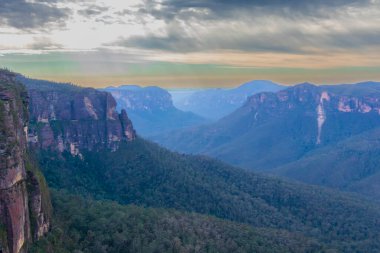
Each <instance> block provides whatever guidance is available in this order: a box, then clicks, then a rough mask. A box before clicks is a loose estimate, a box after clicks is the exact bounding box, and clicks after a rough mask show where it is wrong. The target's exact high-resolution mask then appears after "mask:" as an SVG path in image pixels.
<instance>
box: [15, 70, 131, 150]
mask: <svg viewBox="0 0 380 253" xmlns="http://www.w3.org/2000/svg"><path fill="white" fill-rule="evenodd" d="M21 81H22V82H23V83H24V84H25V85H26V87H27V90H28V93H29V96H30V100H29V101H30V129H29V135H28V141H29V143H30V144H31V145H32V146H37V147H39V148H42V149H51V150H54V151H59V152H64V151H68V152H70V153H71V154H72V155H74V156H81V151H82V150H98V149H101V148H108V149H111V150H116V149H117V148H118V146H119V143H120V142H121V141H124V140H132V139H134V138H135V135H136V134H135V131H134V129H133V126H132V123H131V121H130V120H129V118H128V116H127V114H126V112H125V111H124V110H122V111H121V113H120V114H118V113H117V112H116V102H115V100H114V98H113V97H112V95H111V94H109V93H107V92H102V91H98V90H95V89H91V88H80V87H77V86H74V85H70V84H56V83H51V82H47V81H39V80H33V79H27V78H23V77H21Z"/></svg>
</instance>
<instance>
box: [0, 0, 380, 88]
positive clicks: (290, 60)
mask: <svg viewBox="0 0 380 253" xmlns="http://www.w3.org/2000/svg"><path fill="white" fill-rule="evenodd" d="M0 67H8V68H10V69H12V70H14V71H17V72H21V73H23V74H25V75H28V76H31V77H35V78H42V79H49V80H56V81H69V82H73V83H77V84H80V85H84V86H96V87H102V86H108V85H118V84H127V83H129V84H141V85H161V86H166V87H196V86H205V87H211V86H235V85H238V84H240V83H242V82H245V81H248V80H253V79H270V80H273V81H276V82H280V83H285V84H292V83H299V82H303V81H309V82H314V83H340V82H346V83H347V82H350V83H351V82H357V81H363V80H375V81H376V80H377V81H380V0H310V1H308V0H289V1H286V0H251V1H249V0H234V1H232V0H158V1H155V0H104V1H101V0H87V1H79V0H73V1H69V0H0Z"/></svg>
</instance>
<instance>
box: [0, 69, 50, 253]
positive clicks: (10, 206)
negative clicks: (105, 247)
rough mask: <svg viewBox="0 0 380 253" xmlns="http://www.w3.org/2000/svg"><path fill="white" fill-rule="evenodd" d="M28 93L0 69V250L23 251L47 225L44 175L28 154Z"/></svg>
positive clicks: (43, 231)
mask: <svg viewBox="0 0 380 253" xmlns="http://www.w3.org/2000/svg"><path fill="white" fill-rule="evenodd" d="M27 105H28V96H27V93H26V91H25V89H24V87H23V86H22V85H21V84H20V83H17V81H15V75H14V74H13V73H11V72H8V71H6V70H0V252H9V253H14V252H15V253H18V252H26V251H27V249H28V245H29V244H30V243H31V242H32V241H33V239H38V238H39V237H40V236H42V235H43V234H44V233H45V232H47V231H48V229H49V226H50V211H51V207H50V199H49V194H48V191H47V188H46V183H45V181H44V178H43V176H42V175H41V174H39V171H38V169H37V167H36V166H32V165H31V161H30V159H29V158H28V154H27V142H26V135H27V125H28V110H27Z"/></svg>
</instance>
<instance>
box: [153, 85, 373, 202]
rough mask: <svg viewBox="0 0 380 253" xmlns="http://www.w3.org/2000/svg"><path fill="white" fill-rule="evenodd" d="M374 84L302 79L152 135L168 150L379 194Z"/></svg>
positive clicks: (370, 194)
mask: <svg viewBox="0 0 380 253" xmlns="http://www.w3.org/2000/svg"><path fill="white" fill-rule="evenodd" d="M379 114H380V83H375V82H365V83H358V84H353V85H336V86H315V85H312V84H308V83H304V84H300V85H296V86H294V87H290V88H288V89H285V90H281V91H278V92H276V93H273V92H263V93H259V94H256V95H253V96H251V97H250V98H249V99H248V100H247V101H246V103H245V104H244V105H243V106H242V107H240V108H239V109H237V110H236V111H234V112H233V113H231V114H230V115H228V116H226V117H224V118H223V119H221V120H219V121H217V122H215V123H212V124H209V125H206V126H201V127H196V128H191V129H187V130H181V131H175V132H172V133H170V134H168V135H163V136H157V137H155V140H156V141H157V142H159V143H160V144H162V145H164V146H166V147H169V148H171V149H173V150H176V151H180V152H186V153H196V154H207V155H211V156H213V157H216V158H218V159H221V160H223V161H226V162H229V163H231V164H234V165H238V166H242V167H245V168H248V169H252V170H256V171H266V172H270V173H279V174H280V175H284V176H287V177H291V178H294V179H298V180H301V181H303V182H307V183H314V184H320V185H327V186H332V187H337V188H340V189H344V190H353V191H357V192H361V193H365V194H366V195H367V196H370V197H373V198H376V199H379V200H380V195H379V194H378V191H377V190H378V186H377V185H378V181H377V180H376V178H380V176H379V174H378V172H379V171H380V167H379V166H378V165H377V164H379V162H380V156H379V155H378V150H379V144H378V140H379V137H378V136H379V135H378V133H379V131H380V130H379V129H380V115H379Z"/></svg>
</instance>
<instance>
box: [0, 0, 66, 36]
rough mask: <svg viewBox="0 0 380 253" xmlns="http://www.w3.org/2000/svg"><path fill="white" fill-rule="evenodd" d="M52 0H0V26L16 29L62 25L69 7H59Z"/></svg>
mask: <svg viewBox="0 0 380 253" xmlns="http://www.w3.org/2000/svg"><path fill="white" fill-rule="evenodd" d="M52 2H54V1H48V0H44V1H38V2H37V1H27V0H11V1H9V0H0V26H2V27H4V26H10V27H14V28H17V29H43V28H47V25H60V26H62V25H64V23H65V20H66V19H67V18H68V16H69V15H70V12H71V11H70V9H68V8H59V7H57V6H56V5H55V4H52Z"/></svg>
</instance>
